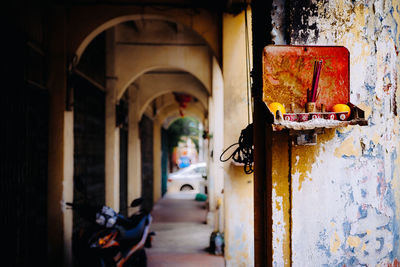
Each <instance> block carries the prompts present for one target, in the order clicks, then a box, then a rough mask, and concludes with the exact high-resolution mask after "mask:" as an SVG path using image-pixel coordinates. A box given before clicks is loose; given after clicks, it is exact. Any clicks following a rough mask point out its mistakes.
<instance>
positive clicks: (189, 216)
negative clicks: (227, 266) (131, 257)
mask: <svg viewBox="0 0 400 267" xmlns="http://www.w3.org/2000/svg"><path fill="white" fill-rule="evenodd" d="M194 196H195V194H191V193H183V194H173V195H172V194H170V195H166V196H165V197H164V198H163V199H161V200H160V201H159V202H158V203H157V204H156V205H155V206H154V209H153V212H152V216H153V223H152V227H151V230H152V231H155V232H156V236H155V237H153V247H152V248H150V249H146V252H147V257H148V266H149V267H203V266H204V267H223V266H224V258H223V257H222V256H215V255H212V254H209V253H208V252H207V251H206V248H207V247H208V245H209V240H210V234H211V232H212V227H211V226H209V225H206V224H205V223H204V222H205V220H206V215H207V210H206V209H205V208H204V206H205V204H204V202H198V201H195V200H194Z"/></svg>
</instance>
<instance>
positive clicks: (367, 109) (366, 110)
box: [357, 103, 372, 118]
mask: <svg viewBox="0 0 400 267" xmlns="http://www.w3.org/2000/svg"><path fill="white" fill-rule="evenodd" d="M357 107H359V108H360V109H362V110H364V115H365V118H368V117H369V116H370V115H371V113H372V108H371V107H370V106H367V105H366V104H364V103H361V104H359V105H357Z"/></svg>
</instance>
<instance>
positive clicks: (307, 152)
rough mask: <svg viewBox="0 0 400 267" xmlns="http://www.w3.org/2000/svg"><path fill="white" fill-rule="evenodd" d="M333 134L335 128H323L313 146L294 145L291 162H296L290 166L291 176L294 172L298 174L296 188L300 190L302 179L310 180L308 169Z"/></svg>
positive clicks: (309, 169)
mask: <svg viewBox="0 0 400 267" xmlns="http://www.w3.org/2000/svg"><path fill="white" fill-rule="evenodd" d="M334 136H335V129H325V133H324V134H320V135H318V143H317V145H315V146H294V147H293V150H292V151H293V152H292V162H295V163H296V164H295V165H294V166H292V177H293V178H294V174H296V173H297V174H299V175H298V180H299V182H298V184H299V186H298V190H299V191H300V190H301V186H302V184H303V182H304V181H306V180H309V181H312V178H313V177H311V176H310V171H311V169H312V165H313V164H314V163H315V160H316V158H318V155H319V153H320V152H321V150H322V149H321V148H323V147H324V144H325V143H326V142H327V141H329V140H331V139H332V138H333V137H334Z"/></svg>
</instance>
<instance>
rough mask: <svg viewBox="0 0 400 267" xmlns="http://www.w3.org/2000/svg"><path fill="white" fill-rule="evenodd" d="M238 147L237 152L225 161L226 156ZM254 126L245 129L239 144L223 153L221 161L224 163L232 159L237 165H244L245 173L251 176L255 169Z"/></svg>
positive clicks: (250, 125)
mask: <svg viewBox="0 0 400 267" xmlns="http://www.w3.org/2000/svg"><path fill="white" fill-rule="evenodd" d="M236 145H237V146H238V147H237V148H236V149H235V151H234V152H233V153H232V154H231V155H230V156H229V157H228V158H226V159H223V156H224V154H225V153H226V152H227V151H228V150H229V149H231V148H232V147H234V146H236ZM253 150H254V146H253V124H249V125H248V126H247V127H246V128H245V129H243V130H242V131H241V133H240V137H239V140H238V142H237V143H234V144H232V145H230V146H229V147H228V148H227V149H225V150H224V152H222V154H221V156H220V157H219V160H220V161H222V162H226V161H228V160H230V159H233V161H235V162H237V163H242V164H244V167H243V168H244V172H245V173H246V174H251V173H253V171H254V168H253V162H254V157H253Z"/></svg>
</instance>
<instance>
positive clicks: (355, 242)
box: [347, 236, 361, 247]
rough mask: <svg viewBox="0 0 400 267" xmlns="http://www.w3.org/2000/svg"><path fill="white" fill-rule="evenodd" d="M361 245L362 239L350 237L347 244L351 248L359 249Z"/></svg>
mask: <svg viewBox="0 0 400 267" xmlns="http://www.w3.org/2000/svg"><path fill="white" fill-rule="evenodd" d="M360 243H361V240H360V238H359V237H357V236H349V237H348V238H347V244H348V245H349V246H350V247H358V246H359V245H360Z"/></svg>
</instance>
